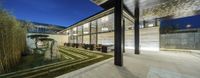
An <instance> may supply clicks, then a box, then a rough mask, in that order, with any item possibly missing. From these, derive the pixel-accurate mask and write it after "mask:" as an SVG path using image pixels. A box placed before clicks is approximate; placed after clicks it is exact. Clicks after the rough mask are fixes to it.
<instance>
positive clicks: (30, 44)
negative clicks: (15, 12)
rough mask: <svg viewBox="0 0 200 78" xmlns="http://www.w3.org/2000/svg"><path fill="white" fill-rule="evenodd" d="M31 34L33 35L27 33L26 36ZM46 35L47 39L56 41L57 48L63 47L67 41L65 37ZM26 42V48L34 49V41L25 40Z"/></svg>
mask: <svg viewBox="0 0 200 78" xmlns="http://www.w3.org/2000/svg"><path fill="white" fill-rule="evenodd" d="M32 34H35V33H28V34H27V36H28V35H32ZM46 35H49V38H52V39H54V40H56V41H57V44H58V46H63V45H64V43H65V42H67V41H68V36H67V35H56V34H46ZM26 41H27V45H28V47H30V48H34V47H35V43H34V42H35V41H34V39H30V38H27V39H26Z"/></svg>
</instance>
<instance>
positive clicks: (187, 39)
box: [160, 32, 200, 50]
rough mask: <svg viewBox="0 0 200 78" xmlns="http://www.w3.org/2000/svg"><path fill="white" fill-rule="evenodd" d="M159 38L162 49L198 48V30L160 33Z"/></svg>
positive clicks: (199, 47)
mask: <svg viewBox="0 0 200 78" xmlns="http://www.w3.org/2000/svg"><path fill="white" fill-rule="evenodd" d="M160 38H161V42H160V45H161V46H160V47H161V48H164V49H188V50H200V32H192V33H176V34H162V35H161V36H160Z"/></svg>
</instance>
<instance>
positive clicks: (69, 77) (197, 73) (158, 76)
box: [57, 51, 200, 78]
mask: <svg viewBox="0 0 200 78" xmlns="http://www.w3.org/2000/svg"><path fill="white" fill-rule="evenodd" d="M199 65H200V57H197V56H194V55H193V54H191V53H187V52H143V53H142V54H141V55H134V53H133V52H131V51H128V52H127V53H125V54H124V66H123V67H118V66H115V65H114V64H113V58H112V59H109V60H106V61H103V62H100V63H97V64H94V65H91V66H88V67H85V68H83V69H80V70H77V71H74V72H71V73H68V74H64V75H62V76H59V77H57V78H200V66H199Z"/></svg>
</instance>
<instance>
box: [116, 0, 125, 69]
mask: <svg viewBox="0 0 200 78" xmlns="http://www.w3.org/2000/svg"><path fill="white" fill-rule="evenodd" d="M114 7H115V11H114V14H115V19H114V20H115V21H114V23H115V24H114V25H115V27H114V28H115V54H114V63H115V65H117V66H123V53H122V52H123V45H122V44H123V43H122V39H123V37H122V29H123V26H122V16H123V0H115V6H114Z"/></svg>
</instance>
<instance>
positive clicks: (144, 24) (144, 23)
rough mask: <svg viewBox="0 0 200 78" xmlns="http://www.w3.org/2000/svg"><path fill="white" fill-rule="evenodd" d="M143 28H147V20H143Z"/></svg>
mask: <svg viewBox="0 0 200 78" xmlns="http://www.w3.org/2000/svg"><path fill="white" fill-rule="evenodd" d="M143 26H144V28H146V21H145V20H143Z"/></svg>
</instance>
